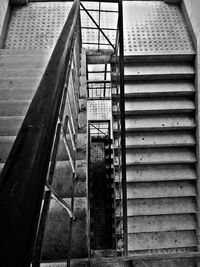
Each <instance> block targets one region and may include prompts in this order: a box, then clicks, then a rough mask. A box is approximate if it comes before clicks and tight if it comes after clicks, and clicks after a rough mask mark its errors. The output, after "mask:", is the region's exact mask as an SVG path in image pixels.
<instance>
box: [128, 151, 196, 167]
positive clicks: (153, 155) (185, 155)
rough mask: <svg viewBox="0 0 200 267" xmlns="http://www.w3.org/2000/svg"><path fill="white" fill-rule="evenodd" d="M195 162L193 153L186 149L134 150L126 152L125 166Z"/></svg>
mask: <svg viewBox="0 0 200 267" xmlns="http://www.w3.org/2000/svg"><path fill="white" fill-rule="evenodd" d="M195 162H196V156H195V153H194V151H193V150H192V149H191V148H188V147H176V148H174V147H169V148H135V149H127V150H126V163H127V165H132V164H162V163H163V164H165V163H195Z"/></svg>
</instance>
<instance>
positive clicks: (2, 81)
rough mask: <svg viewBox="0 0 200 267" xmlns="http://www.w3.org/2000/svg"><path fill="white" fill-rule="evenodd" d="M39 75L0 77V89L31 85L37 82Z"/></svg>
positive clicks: (39, 78)
mask: <svg viewBox="0 0 200 267" xmlns="http://www.w3.org/2000/svg"><path fill="white" fill-rule="evenodd" d="M40 80H41V77H3V78H2V77H1V78H0V90H5V89H21V88H27V90H28V88H29V87H31V88H32V87H33V86H36V85H38V84H39V82H40Z"/></svg>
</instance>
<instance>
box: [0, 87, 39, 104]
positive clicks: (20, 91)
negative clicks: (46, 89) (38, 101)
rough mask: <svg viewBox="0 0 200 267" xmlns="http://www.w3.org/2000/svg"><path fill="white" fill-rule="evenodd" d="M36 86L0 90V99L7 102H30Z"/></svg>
mask: <svg viewBox="0 0 200 267" xmlns="http://www.w3.org/2000/svg"><path fill="white" fill-rule="evenodd" d="M38 85H39V83H38V84H35V85H34V86H31V85H29V86H27V88H23V87H22V88H15V87H11V88H6V87H5V88H0V99H3V100H4V101H5V100H7V101H9V100H31V99H32V98H33V96H34V94H35V92H36V90H37V88H38Z"/></svg>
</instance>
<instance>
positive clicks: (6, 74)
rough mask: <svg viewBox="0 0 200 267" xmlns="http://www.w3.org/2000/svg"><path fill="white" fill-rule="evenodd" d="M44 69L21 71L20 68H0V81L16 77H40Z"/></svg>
mask: <svg viewBox="0 0 200 267" xmlns="http://www.w3.org/2000/svg"><path fill="white" fill-rule="evenodd" d="M44 71H45V68H44V67H43V68H38V69H34V68H32V69H31V68H30V69H27V68H25V69H21V68H10V69H8V68H0V79H1V78H17V77H26V78H27V77H40V78H41V77H42V75H43V73H44Z"/></svg>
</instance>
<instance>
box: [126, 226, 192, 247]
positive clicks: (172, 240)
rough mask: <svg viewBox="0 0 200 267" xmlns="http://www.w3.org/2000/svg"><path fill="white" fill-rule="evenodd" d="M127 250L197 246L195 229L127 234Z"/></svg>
mask: <svg viewBox="0 0 200 267" xmlns="http://www.w3.org/2000/svg"><path fill="white" fill-rule="evenodd" d="M128 240H129V242H128V250H146V249H160V248H175V247H187V246H197V238H196V234H195V231H189V230H186V231H168V232H156V233H136V234H128Z"/></svg>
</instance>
